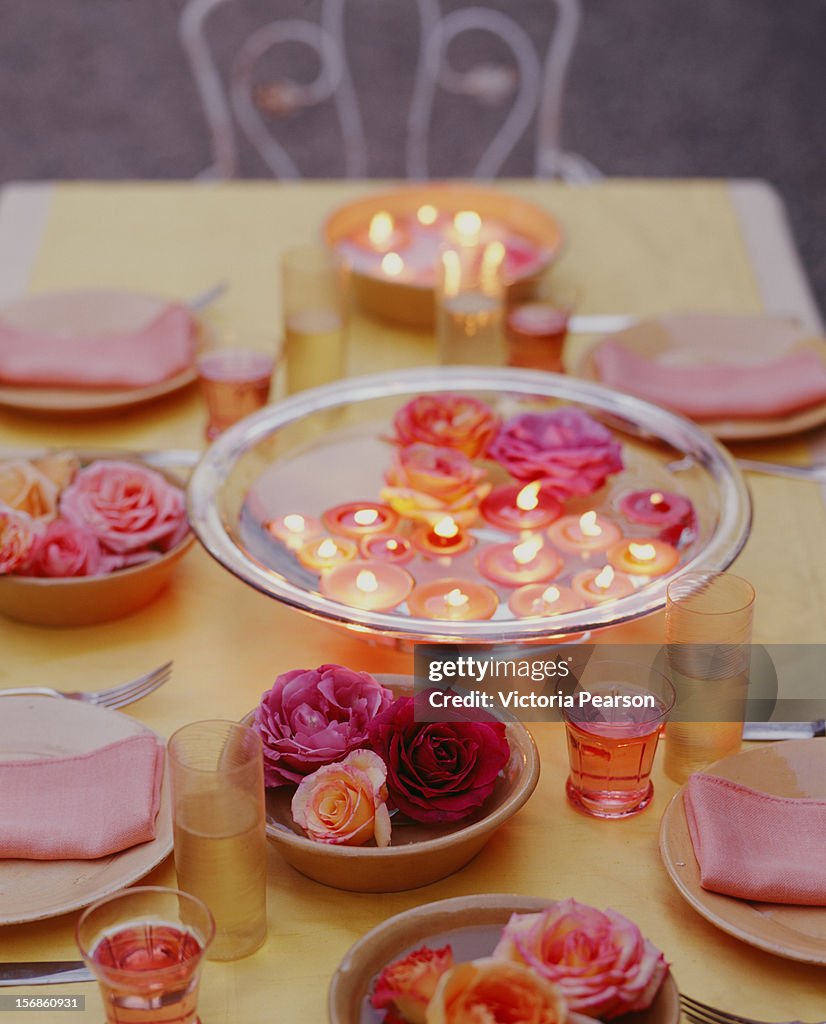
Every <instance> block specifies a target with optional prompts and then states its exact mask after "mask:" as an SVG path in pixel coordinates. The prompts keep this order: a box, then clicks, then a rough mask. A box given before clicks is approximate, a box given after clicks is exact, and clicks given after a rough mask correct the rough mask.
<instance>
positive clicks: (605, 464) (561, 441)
mask: <svg viewBox="0 0 826 1024" xmlns="http://www.w3.org/2000/svg"><path fill="white" fill-rule="evenodd" d="M488 456H489V458H491V459H494V460H495V461H496V462H499V463H501V464H502V465H503V466H504V467H505V468H506V469H507V470H508V471H509V472H510V473H511V474H512V475H513V476H515V477H516V479H517V480H542V484H543V488H546V489H547V490H548V491H549V492H550V493H551V494H553V495H554V497H557V498H559V499H560V500H561V501H565V500H566V499H567V498H572V497H575V496H584V495H587V494H592V493H593V492H594V491H596V490H597V489H598V488H599V487H602V485H603V484H604V483H605V479H606V477H608V476H610V475H611V473H618V472H619V471H620V470H621V469H622V455H621V447H620V444H619V442H618V441H617V440H615V438H614V436H613V434H612V433H611V431H610V430H609V429H608V428H607V427H605V426H603V425H602V424H601V423H597V421H596V420H594V419H592V418H591V417H590V416H589V415H588V414H587V413H584V412H583V411H582V410H581V409H577V408H576V407H575V406H566V407H565V408H563V409H555V410H553V411H552V412H525V413H521V414H520V415H519V416H514V417H513V419H510V420H508V422H507V423H505V424H504V425H503V426H502V428H501V430H500V431H499V433H498V434H497V435H496V437H495V438H494V439H493V441H492V442H491V443H490V445H489V446H488Z"/></svg>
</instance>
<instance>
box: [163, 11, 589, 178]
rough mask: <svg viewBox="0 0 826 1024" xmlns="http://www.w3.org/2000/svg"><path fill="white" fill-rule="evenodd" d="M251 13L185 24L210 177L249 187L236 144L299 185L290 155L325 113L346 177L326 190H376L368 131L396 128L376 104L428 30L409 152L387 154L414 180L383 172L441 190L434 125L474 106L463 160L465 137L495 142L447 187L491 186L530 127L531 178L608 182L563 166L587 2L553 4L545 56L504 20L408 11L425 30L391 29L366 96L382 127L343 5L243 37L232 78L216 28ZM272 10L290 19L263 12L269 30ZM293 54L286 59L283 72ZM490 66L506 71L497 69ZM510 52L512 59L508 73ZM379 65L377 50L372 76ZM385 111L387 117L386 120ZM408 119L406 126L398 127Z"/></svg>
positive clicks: (416, 77)
mask: <svg viewBox="0 0 826 1024" xmlns="http://www.w3.org/2000/svg"><path fill="white" fill-rule="evenodd" d="M244 2H246V0H188V3H187V4H186V6H185V7H184V9H183V12H182V14H181V22H180V33H181V41H182V44H183V47H184V50H185V52H186V55H187V58H188V61H189V64H190V67H191V70H192V74H193V76H194V79H195V84H196V88H197V90H198V94H199V97H200V100H201V103H202V105H203V109H204V114H205V117H206V120H207V125H208V128H209V132H210V138H211V146H212V155H213V163H212V165H211V166H210V167H209V168H207V170H206V171H205V172H204V176H208V177H219V178H231V177H235V176H236V175H237V174H238V173H239V169H240V160H239V145H238V142H239V134H238V133H239V131H240V133H241V136H243V138H245V139H246V140H247V142H248V143H249V144H251V146H252V147H253V149H254V150H255V152H256V153H257V154H258V156H259V158H260V159H261V160H262V161H263V162H264V164H266V166H267V167H268V168H269V170H270V172H271V173H272V174H274V175H275V176H276V177H279V178H297V177H301V171H300V170H299V166H298V163H297V162H296V159H295V158H294V152H293V151H294V149H295V146H294V145H290V146H289V147H288V146H287V145H286V144H285V143H287V142H289V143H291V144H292V143H294V142H295V139H296V138H297V132H296V130H295V129H296V123H297V115H298V114H299V113H303V114H305V115H307V119H308V120H310V121H311V122H312V120H313V112H314V111H317V110H320V109H321V108H322V107H324V108H328V109H332V110H333V111H334V112H335V115H336V117H337V121H338V128H337V132H338V140H339V141H338V145H337V147H336V151H337V153H338V152H340V155H341V162H342V166H340V167H339V168H336V169H335V171H333V172H332V173H331V174H330V176H342V175H343V176H345V177H354V178H356V177H368V176H370V174H371V173H372V172H373V168H371V167H370V166H368V163H369V159H368V155H369V154H370V152H371V142H370V139H369V133H368V132H367V131H366V130H365V122H368V123H369V122H371V121H373V120H380V121H382V123H383V125H384V126H385V127H386V126H387V124H388V123H389V121H390V120H392V117H390V116H389V115H388V114H387V112H386V108H382V107H378V108H376V107H375V104H376V103H378V104H383V103H384V102H385V99H386V92H388V91H389V92H393V91H395V92H398V90H393V89H391V90H384V89H383V88H382V82H385V84H386V78H385V79H381V74H382V73H383V74H384V75H385V76H388V75H390V76H393V77H394V79H395V76H396V74H397V72H399V71H400V63H401V58H403V57H404V56H406V55H407V54H408V53H410V52H411V47H410V43H411V42H412V40H413V39H414V38H415V37H414V36H412V35H411V34H409V30H410V29H411V27H412V28H414V29H417V30H418V41H417V45H416V47H415V58H414V59H412V61H411V62H412V63H413V65H414V66H413V68H412V88H411V98H410V103H409V109H408V112H407V114H406V117H404V118H403V122H404V135H405V138H404V142H403V144H399V142H398V141H396V142H392V141H389V140H388V139H387V138H385V140H384V142H385V145H384V149H385V151H386V150H392V151H393V152H394V153H395V152H397V151H399V150H400V149H402V148H403V149H404V167H403V171H401V172H400V170H397V169H394V170H393V171H392V172H391V173H390V174H388V173H387V171H385V172H384V173H385V174H386V175H387V176H401V174H403V175H404V176H406V177H408V178H415V179H426V178H429V177H431V176H432V171H431V156H430V151H431V147H430V140H431V136H432V131H433V128H434V122H435V121H436V120H438V118H439V115H440V113H441V112H442V111H443V108H444V105H445V104H446V103H447V101H448V98H449V97H453V98H454V99H457V100H458V102H459V103H460V104H463V105H464V106H463V107H460V115H459V118H460V119H459V122H458V124H459V127H458V129H457V122H456V121H454V123H453V127H452V131H453V132H454V135H455V136H456V138H455V144H456V149H457V150H461V152H462V153H464V152H465V151H466V149H467V148H468V147H466V146H465V142H466V139H467V137H468V135H469V134H470V135H473V136H474V144H475V142H476V136H478V135H479V134H480V129H481V132H482V133H483V132H484V131H485V129H488V130H489V133H490V135H491V136H492V137H491V138H490V141H489V142H487V144H486V145H485V146H484V148H483V149H482V151H481V153H479V154H478V155H477V156H476V157H475V166H474V167H464V168H462V167H459V166H457V165H456V164H455V162H453V161H451V168H450V171H449V172H448V173H449V174H463V175H466V176H474V177H478V178H493V177H495V176H496V175H497V174H498V173H499V172H500V171H501V169H502V167H503V165H505V161H506V160H507V159H508V157H509V156H510V154H511V153H512V152H513V150H514V148H515V147H516V146H517V144H518V143H520V141H521V140H524V137H525V136H526V133H527V132H528V129H529V127H530V126H531V124H532V123H533V124H534V125H535V141H534V153H533V161H532V164H533V173H534V174H536V175H538V176H560V177H566V178H569V179H579V180H583V179H584V180H587V179H588V178H590V177H594V176H598V172H597V171H596V169H595V168H593V167H592V165H590V164H589V163H588V162H587V161H586V160H584V159H583V158H580V157H576V156H574V155H573V154H567V153H564V152H563V151H562V148H561V142H560V136H561V120H562V118H561V113H562V100H563V96H564V86H565V80H566V75H567V71H568V65H569V62H570V58H571V55H572V53H573V49H574V45H575V42H576V35H577V31H578V27H579V21H580V14H581V12H580V0H544V6H545V7H546V8H547V11H548V16H549V17H548V20H549V22H552V26H551V28H550V31H549V32H547V33H546V36H547V42H545V43H544V44H542V51H541V52H540V50H538V49H537V45H536V44H535V42H534V41H533V39H532V37H531V34H530V33H529V32H528V31H527V30H526V29H525V28H524V27H523V26H522V25H521V24H520V23H519V22H518V21H517V20H516V19H515V17H513V16H512V14H511V13H505V11H504V10H501V9H498V10H497V9H494V8H492V7H490V8H486V7H481V6H479V5H473V6H461V7H456V5H455V4H454V5H453V7H454V9H452V10H450V11H447V12H443V11H442V10H441V8H440V4H439V0H415V4H413V3H411V2H410V0H404V3H403V6H401V7H400V6H398V0H397V8H396V13H397V14H398V13H399V12H402V11H403V12H404V13H405V14H410V13H411V12H413V13H414V15H415V17H416V18H417V21H418V25H417V26H415V25H414V26H411V25H410V24H402V25H401V27H399V26H400V23H398V22H397V23H395V26H394V27H395V29H396V30H397V31H396V38H395V44H396V50H395V51H393V52H391V54H390V58H389V59H390V66H389V67H387V66H385V67H384V68H383V69H382V68H379V69H378V71H376V74H377V76H378V78H379V80H378V81H377V80H374V81H372V82H368V85H367V92H369V93H370V94H371V95H372V102H373V104H374V113H373V115H370V114H369V113H367V114H366V113H365V90H364V88H362V90H361V93H359V92H358V91H357V87H356V75H354V69H353V67H351V61H352V55H351V51H350V49H348V42H349V40H348V39H347V38H346V32H345V29H346V25H345V7H346V4H345V0H320V5H319V18H318V20H317V21H311V20H309V19H308V18H305V17H284V16H282V17H275V18H270V20H268V21H266V22H265V23H264V24H258V25H253V27H252V28H251V30H249V31H247V30H248V29H249V24H246V25H245V26H244V27H243V31H245V32H247V34H246V35H245V36H244V37H243V38H242V39H241V40H240V42H239V43H238V44H237V49H236V50H235V53H234V55H233V56H232V57H231V58H230V59H229V61H228V62H227V61H226V60H225V61H224V63H223V65H222V61H221V60H220V59H219V55H218V52H217V51H218V50H219V49H221V47H222V45H223V48H224V49H226V42H227V38H228V36H227V34H225V35H224V36H223V37H222V36H219V37H218V38H217V39H215V38H211V37H210V34H209V32H208V26H207V22H208V20H210V15H211V14H212V13H213V12H214V11H215V9H216V8H218V7H222V6H226V7H227V8H230V7H232V8H239V7H240V6H241V4H242V3H244ZM387 2H388V0H371V3H372V4H374V5H375V6H374V8H373V10H374V11H376V12H378V11H379V8H380V6H381V7H382V8H384V13H385V15H387V11H388V8H387V7H386V6H385V5H386V4H387ZM268 3H270V4H271V5H272V8H273V12H275V11H277V10H278V8H279V7H280V8H281V10H282V11H283V9H284V4H283V2H281V3H279V0H257V3H256V4H255V8H254V11H253V13H254V14H256V15H258V16H259V18H260V11H261V8H262V7H264V8H265V7H266V6H267V4H268ZM305 10H306V5H305ZM543 13H544V11H543ZM382 27H385V28H386V27H387V26H386V25H385V26H382V25H377V26H373V28H375V30H376V31H379V32H380V31H381V28H382ZM372 34H373V33H372V32H371V35H372ZM460 37H464V42H465V52H464V53H463V54H461V56H462V57H463V63H462V64H461V66H459V65H457V63H456V62H455V61H454V51H455V50H456V51H458V50H460V49H461V45H462V44H460V43H459V42H458V40H459V39H460ZM351 45H352V44H351ZM363 46H364V43H363V41H362V48H363ZM288 50H289V51H291V54H290V55H289V56H290V59H289V60H286V59H282V56H283V55H285V54H287V51H288ZM307 50H309V51H310V53H309V54H308V53H307V52H306V51H307ZM491 52H493V53H494V54H495V58H498V59H492V58H491V57H490V53H491ZM503 52H505V53H506V55H507V56H506V59H505V60H502V53H503ZM376 54H377V51H376V50H375V48H374V49H373V52H372V54H371V63H372V61H373V58H375V56H376ZM308 56H309V58H310V60H309V61H308V59H307V58H308ZM297 57H299V58H300V59H299V60H298V65H299V66H300V68H301V71H302V72H303V75H305V76H306V71H307V67H308V65H309V66H311V65H312V64H313V63H314V64H315V65H317V73H316V74H315V77H314V78H312V79H311V80H310V81H298V80H297V77H291V75H290V72H291V71H293V70H295V68H296V64H297ZM468 58H469V59H468ZM227 63H228V65H229V66H228V67H226V65H227ZM385 63H386V62H385ZM268 69H276V70H275V71H274V72H273V71H271V72H270V77H269V79H267V78H266V77H265V75H266V71H267V70H268ZM394 84H395V82H394ZM468 104H472V105H473V106H468ZM376 110H378V111H379V112H380V114H381V115H382V116H379V117H376V114H375V111H376ZM401 118H402V115H401V114H400V115H399V117H398V118H397V122H398V121H400V119H401ZM471 122H472V124H471ZM314 124H315V127H312V126H311V128H310V131H311V133H312V132H314V133H315V138H316V139H320V138H322V137H325V138H326V137H328V136H329V135H330V132H329V130H328V128H326V127H323V124H324V123H323V122H321V121H320V120H319V119H318V115H317V114H316V115H315V122H314ZM374 148H375V147H374ZM470 148H472V147H470ZM439 176H447V175H446V174H440V175H439Z"/></svg>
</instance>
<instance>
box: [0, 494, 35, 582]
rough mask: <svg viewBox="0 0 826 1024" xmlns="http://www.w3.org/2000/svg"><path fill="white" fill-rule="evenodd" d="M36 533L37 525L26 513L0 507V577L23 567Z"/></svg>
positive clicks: (6, 506) (5, 506) (3, 506)
mask: <svg viewBox="0 0 826 1024" xmlns="http://www.w3.org/2000/svg"><path fill="white" fill-rule="evenodd" d="M37 532H38V529H37V524H36V523H35V521H34V520H33V519H32V517H31V516H30V515H28V514H27V513H26V512H19V511H17V510H16V509H13V508H9V507H8V505H0V576H5V575H6V574H8V573H11V572H15V571H17V570H18V569H20V568H21V567H22V566H23V565H25V563H26V562H27V560H28V559H29V556H30V555H31V552H32V548H33V547H34V544H35V540H36V538H37Z"/></svg>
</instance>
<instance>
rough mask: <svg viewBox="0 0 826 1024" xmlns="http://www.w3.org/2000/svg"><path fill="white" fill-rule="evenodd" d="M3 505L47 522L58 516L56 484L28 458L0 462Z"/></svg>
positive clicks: (0, 493)
mask: <svg viewBox="0 0 826 1024" xmlns="http://www.w3.org/2000/svg"><path fill="white" fill-rule="evenodd" d="M0 503H2V504H4V505H8V507H9V508H14V509H17V510H18V512H25V513H26V514H27V515H30V516H31V517H32V519H35V520H40V521H41V522H46V521H48V520H49V519H54V517H55V516H56V515H57V485H56V484H55V483H54V482H53V481H52V480H50V479H49V477H47V476H46V475H45V474H44V473H42V472H41V471H40V470H39V469H38V468H37V466H35V465H34V463H32V462H29V461H28V460H27V459H9V460H7V461H5V462H0Z"/></svg>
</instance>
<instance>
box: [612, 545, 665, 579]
mask: <svg viewBox="0 0 826 1024" xmlns="http://www.w3.org/2000/svg"><path fill="white" fill-rule="evenodd" d="M606 557H607V558H608V561H609V562H610V563H611V565H612V566H613V567H614V568H615V569H619V570H620V571H621V572H627V573H630V574H631V575H632V576H633V575H637V576H664V575H665V574H666V573H667V572H671V570H672V569H673V568H674V567H675V566H676V565H678V564H679V562H680V553H679V551H678V550H677V549H676V548H675V547H672V546H671V545H670V544H666V542H665V541H664V540H657V538H656V537H638V538H636V539H632V540H621V541H619V543H617V544H612V545H611V547H610V548H608V551H607V552H606Z"/></svg>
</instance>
